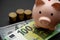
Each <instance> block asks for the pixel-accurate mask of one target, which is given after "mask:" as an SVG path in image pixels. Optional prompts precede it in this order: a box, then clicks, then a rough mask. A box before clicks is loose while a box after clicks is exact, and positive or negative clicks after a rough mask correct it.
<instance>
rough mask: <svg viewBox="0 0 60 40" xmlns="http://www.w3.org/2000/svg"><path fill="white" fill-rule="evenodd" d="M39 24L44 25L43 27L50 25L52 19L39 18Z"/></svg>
mask: <svg viewBox="0 0 60 40" xmlns="http://www.w3.org/2000/svg"><path fill="white" fill-rule="evenodd" d="M39 22H40V23H41V24H42V25H49V24H50V23H51V19H50V18H48V17H40V18H39Z"/></svg>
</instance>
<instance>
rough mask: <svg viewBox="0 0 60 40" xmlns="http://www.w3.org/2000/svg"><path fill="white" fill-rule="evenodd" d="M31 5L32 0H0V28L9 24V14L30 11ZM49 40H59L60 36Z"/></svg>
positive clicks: (32, 3)
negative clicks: (19, 10) (22, 10)
mask: <svg viewBox="0 0 60 40" xmlns="http://www.w3.org/2000/svg"><path fill="white" fill-rule="evenodd" d="M33 5H34V0H0V27H3V26H6V25H8V24H9V22H8V21H9V18H8V14H9V12H12V11H14V12H15V11H16V10H17V9H19V8H23V9H32V8H33ZM0 40H1V39H0ZM50 40H60V34H58V35H56V36H54V37H53V38H51V39H50Z"/></svg>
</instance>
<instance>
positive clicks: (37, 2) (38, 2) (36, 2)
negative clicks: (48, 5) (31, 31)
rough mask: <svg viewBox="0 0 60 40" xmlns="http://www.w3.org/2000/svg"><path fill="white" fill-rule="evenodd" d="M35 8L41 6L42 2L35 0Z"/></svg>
mask: <svg viewBox="0 0 60 40" xmlns="http://www.w3.org/2000/svg"><path fill="white" fill-rule="evenodd" d="M35 4H36V6H39V5H43V4H44V2H43V1H42V0H35Z"/></svg>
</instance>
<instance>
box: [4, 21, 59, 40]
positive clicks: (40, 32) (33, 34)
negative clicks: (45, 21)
mask: <svg viewBox="0 0 60 40" xmlns="http://www.w3.org/2000/svg"><path fill="white" fill-rule="evenodd" d="M59 26H60V24H59V25H57V27H56V30H54V31H50V30H48V29H43V28H36V27H35V22H34V21H32V22H30V23H28V24H26V25H24V26H23V27H21V28H19V29H18V30H17V32H18V35H19V33H20V34H22V36H23V37H24V38H26V39H27V40H48V39H50V38H51V37H53V36H54V35H56V34H58V33H59V32H60V27H59ZM15 34H16V33H15ZM16 35H17V34H16ZM19 36H20V35H19ZM20 37H21V36H20ZM5 39H8V37H5ZM8 40H9V39H8ZM12 40H13V39H12ZM22 40H23V39H22Z"/></svg>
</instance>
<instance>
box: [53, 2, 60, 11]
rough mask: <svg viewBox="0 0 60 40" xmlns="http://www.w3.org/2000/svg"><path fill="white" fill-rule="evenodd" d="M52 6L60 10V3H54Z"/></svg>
mask: <svg viewBox="0 0 60 40" xmlns="http://www.w3.org/2000/svg"><path fill="white" fill-rule="evenodd" d="M52 6H53V8H55V9H56V10H57V11H60V3H54V4H53V5H52Z"/></svg>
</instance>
